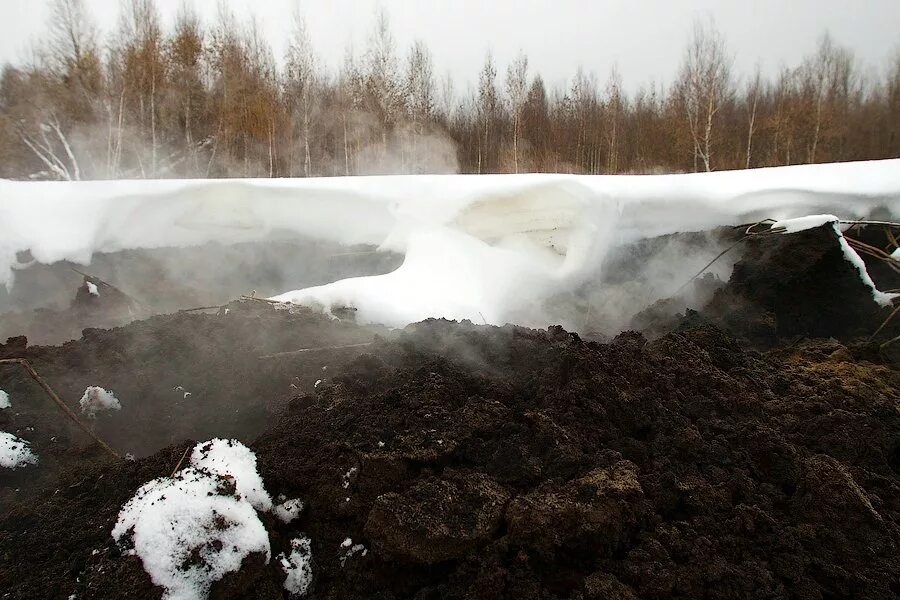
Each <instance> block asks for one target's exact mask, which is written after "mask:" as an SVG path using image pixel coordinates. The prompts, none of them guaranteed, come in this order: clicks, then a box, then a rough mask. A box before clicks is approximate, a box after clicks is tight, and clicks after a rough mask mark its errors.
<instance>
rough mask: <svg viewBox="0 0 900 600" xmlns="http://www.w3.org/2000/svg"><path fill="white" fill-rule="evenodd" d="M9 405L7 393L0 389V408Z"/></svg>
mask: <svg viewBox="0 0 900 600" xmlns="http://www.w3.org/2000/svg"><path fill="white" fill-rule="evenodd" d="M10 406H12V404H10V402H9V394H7V393H6V392H4V391H3V390H0V410H2V409H4V408H9V407H10Z"/></svg>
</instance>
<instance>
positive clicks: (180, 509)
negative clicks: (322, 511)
mask: <svg viewBox="0 0 900 600" xmlns="http://www.w3.org/2000/svg"><path fill="white" fill-rule="evenodd" d="M271 506H272V501H271V498H270V497H269V495H268V493H267V492H266V491H265V488H264V487H263V485H262V479H261V478H260V476H259V473H258V472H257V471H256V457H255V455H254V454H253V453H252V452H251V451H250V450H249V449H248V448H246V447H245V446H244V445H242V444H241V443H240V442H237V441H236V440H221V439H214V440H211V441H209V442H205V443H201V444H197V446H195V447H194V450H193V452H192V454H191V463H190V466H189V467H187V468H185V469H183V470H182V471H180V472H179V473H178V474H177V475H176V476H175V477H172V478H170V477H160V478H158V479H154V480H153V481H150V482H148V483H146V484H144V485H143V486H141V488H140V489H138V491H137V493H135V495H134V497H132V498H131V499H130V500H129V501H128V502H127V503H126V504H125V506H123V507H122V510H121V511H120V512H119V517H118V520H117V521H116V525H115V527H114V528H113V530H112V536H113V538H114V539H115V540H116V541H117V542H119V543H120V544H121V545H124V546H125V547H126V548H128V552H129V553H130V554H132V555H137V556H138V557H139V558H140V559H141V561H142V563H143V566H144V569H145V570H146V571H147V573H148V574H149V575H150V578H151V580H152V581H153V583H154V584H156V585H159V586H161V587H163V588H164V589H165V594H164V597H165V598H167V599H170V600H196V599H202V598H206V597H207V596H208V594H209V590H210V587H211V586H212V584H213V583H214V582H216V581H218V580H219V579H221V578H222V577H223V576H224V575H225V574H226V573H229V572H232V571H237V570H238V569H240V567H241V562H242V561H243V560H244V559H245V558H246V557H247V556H249V555H250V554H252V553H261V554H263V555H264V556H265V559H266V562H268V561H269V558H270V557H271V548H270V546H269V536H268V533H267V532H266V529H265V527H264V526H263V524H262V522H261V521H260V519H259V516H258V515H257V512H256V511H257V510H268V509H270V508H271Z"/></svg>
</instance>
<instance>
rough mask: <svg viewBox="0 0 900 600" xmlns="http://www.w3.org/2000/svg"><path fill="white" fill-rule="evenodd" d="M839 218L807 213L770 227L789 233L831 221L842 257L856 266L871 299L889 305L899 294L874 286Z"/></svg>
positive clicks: (783, 220) (879, 303) (880, 304)
mask: <svg viewBox="0 0 900 600" xmlns="http://www.w3.org/2000/svg"><path fill="white" fill-rule="evenodd" d="M840 220H841V219H840V218H838V217H836V216H834V215H808V216H806V217H798V218H796V219H782V220H780V221H776V222H774V223H772V229H773V230H774V229H784V231H783V232H782V233H784V234H791V233H797V232H800V231H806V230H807V229H814V228H816V227H821V226H822V225H825V224H826V223H831V224H832V227H833V228H834V232H835V234H836V235H837V237H838V243H839V244H840V245H841V251H842V252H843V253H844V258H845V259H847V262H849V263H850V264H852V265H853V266H854V267H856V270H857V272H858V273H859V278H860V280H862V282H863V284H864V285H865V286H866V287H867V288H869V290H870V291H871V292H872V299H873V300H875V302H876V303H878V305H879V306H890V305H891V303H892V302H893V300H894V298H896V297H898V296H900V294H888V293H885V292H882V291H879V290H878V288H877V287H876V286H875V282H874V281H872V278H871V277H870V276H869V272H868V271H867V270H866V263H865V262H864V261H863V259H862V257H861V256H860V255H859V254H858V253H857V252H856V250H854V249H853V247H852V246H850V243H849V242H848V241H847V239H846V238H845V237H844V233H843V231H841V227H840V225H839V223H838V221H840Z"/></svg>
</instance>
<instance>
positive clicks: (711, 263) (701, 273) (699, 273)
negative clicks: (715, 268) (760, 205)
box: [672, 233, 758, 296]
mask: <svg viewBox="0 0 900 600" xmlns="http://www.w3.org/2000/svg"><path fill="white" fill-rule="evenodd" d="M752 235H758V234H752V233H751V234H749V235H745V236H744V237H742V238H741V239H739V240H738V241H736V242H735V243H733V244H732V245H730V246H728V247H727V248H725V249H724V250H722V251H721V252H719V254H718V256H716V257H715V258H714V259H712V260H711V261H709V262H708V263H706V266H705V267H703V268H702V269H700V271H699V272H698V273H697V274H696V275H694V276H693V277H691V278H690V279H688V280H687V281H686V282H685V283H684V285H682V286H681V287H680V288H678V289H677V290H675V293H674V294H672V295H673V296H677V295H678V293H679V292H681V290H683V289H684V288H686V287H687V286H689V285H690V284H691V282H692V281H694V280H695V279H697V278H698V277H700V276H701V275H703V272H704V271H706V270H707V269H708V268H710V267H711V266H712V265H713V263H714V262H716V261H717V260H719V259H720V258H722V257H723V256H725V254H726V253H727V252H728V251H729V250H731V249H732V248H734V247H735V246H737V245H738V244H740V243H741V242H743V241H744V240H746V239H747V238H749V237H750V236H752Z"/></svg>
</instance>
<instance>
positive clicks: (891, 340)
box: [879, 335, 900, 350]
mask: <svg viewBox="0 0 900 600" xmlns="http://www.w3.org/2000/svg"><path fill="white" fill-rule="evenodd" d="M894 342H900V335H898V336H897V337H895V338H891V339H889V340H888V341H886V342H885V343H883V344H882V345H881V346H879V347H880V348H881V349H882V350H884V349H885V348H887V347H888V346H890V345H891V344H893V343H894Z"/></svg>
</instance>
